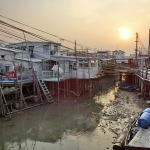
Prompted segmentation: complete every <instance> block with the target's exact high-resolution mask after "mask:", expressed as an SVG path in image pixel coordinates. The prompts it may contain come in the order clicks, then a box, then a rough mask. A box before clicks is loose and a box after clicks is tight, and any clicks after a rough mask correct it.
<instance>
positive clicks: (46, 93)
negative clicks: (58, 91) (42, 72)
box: [38, 79, 54, 103]
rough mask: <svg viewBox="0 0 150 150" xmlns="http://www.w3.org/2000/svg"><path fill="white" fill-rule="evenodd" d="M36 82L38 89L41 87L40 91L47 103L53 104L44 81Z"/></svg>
mask: <svg viewBox="0 0 150 150" xmlns="http://www.w3.org/2000/svg"><path fill="white" fill-rule="evenodd" d="M38 81H39V85H40V87H41V89H42V91H43V93H44V95H45V97H46V100H47V102H49V103H52V102H54V100H53V98H52V96H51V94H50V92H49V90H48V88H47V86H46V85H45V83H44V81H43V80H41V79H39V80H38Z"/></svg>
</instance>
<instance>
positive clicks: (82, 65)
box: [79, 60, 89, 68]
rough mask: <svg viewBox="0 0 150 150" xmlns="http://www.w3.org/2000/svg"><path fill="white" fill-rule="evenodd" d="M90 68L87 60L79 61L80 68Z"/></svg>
mask: <svg viewBox="0 0 150 150" xmlns="http://www.w3.org/2000/svg"><path fill="white" fill-rule="evenodd" d="M87 67H89V65H88V61H87V60H79V68H87Z"/></svg>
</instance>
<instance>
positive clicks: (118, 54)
mask: <svg viewBox="0 0 150 150" xmlns="http://www.w3.org/2000/svg"><path fill="white" fill-rule="evenodd" d="M112 56H113V57H114V58H119V59H121V58H124V57H125V52H124V51H122V50H115V51H112Z"/></svg>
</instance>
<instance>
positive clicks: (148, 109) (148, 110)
mask: <svg viewBox="0 0 150 150" xmlns="http://www.w3.org/2000/svg"><path fill="white" fill-rule="evenodd" d="M144 112H148V113H150V108H146V109H144V110H143V111H142V112H141V113H140V116H141V115H142V114H143V113H144Z"/></svg>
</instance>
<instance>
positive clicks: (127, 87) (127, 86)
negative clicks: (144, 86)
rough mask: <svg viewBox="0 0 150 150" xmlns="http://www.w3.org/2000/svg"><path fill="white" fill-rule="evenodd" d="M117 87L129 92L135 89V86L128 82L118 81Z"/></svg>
mask: <svg viewBox="0 0 150 150" xmlns="http://www.w3.org/2000/svg"><path fill="white" fill-rule="evenodd" d="M118 87H119V89H121V90H125V91H130V92H134V91H135V90H136V86H134V85H130V84H125V83H119V84H118Z"/></svg>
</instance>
